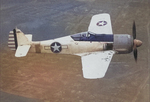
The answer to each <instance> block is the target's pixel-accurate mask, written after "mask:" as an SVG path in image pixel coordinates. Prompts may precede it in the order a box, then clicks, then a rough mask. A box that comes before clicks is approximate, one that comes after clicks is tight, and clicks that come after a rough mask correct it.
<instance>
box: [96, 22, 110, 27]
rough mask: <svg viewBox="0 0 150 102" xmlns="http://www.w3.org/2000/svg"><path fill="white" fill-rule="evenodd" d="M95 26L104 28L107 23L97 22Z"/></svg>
mask: <svg viewBox="0 0 150 102" xmlns="http://www.w3.org/2000/svg"><path fill="white" fill-rule="evenodd" d="M96 25H97V26H105V25H107V22H106V21H99V22H97V24H96Z"/></svg>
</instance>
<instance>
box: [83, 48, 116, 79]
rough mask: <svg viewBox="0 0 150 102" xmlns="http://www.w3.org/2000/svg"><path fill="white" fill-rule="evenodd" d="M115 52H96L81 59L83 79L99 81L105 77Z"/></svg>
mask: <svg viewBox="0 0 150 102" xmlns="http://www.w3.org/2000/svg"><path fill="white" fill-rule="evenodd" d="M113 54H114V51H103V52H94V53H91V54H88V55H84V56H82V57H81V60H82V70H83V77H84V78H86V79H97V78H102V77H104V76H105V73H106V71H107V69H108V66H109V64H110V61H111V59H112V56H113Z"/></svg>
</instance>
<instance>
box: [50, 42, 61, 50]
mask: <svg viewBox="0 0 150 102" xmlns="http://www.w3.org/2000/svg"><path fill="white" fill-rule="evenodd" d="M52 48H54V52H55V51H60V50H59V48H60V46H58V45H57V44H56V43H55V45H54V46H52Z"/></svg>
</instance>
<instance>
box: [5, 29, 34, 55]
mask: <svg viewBox="0 0 150 102" xmlns="http://www.w3.org/2000/svg"><path fill="white" fill-rule="evenodd" d="M31 42H32V35H31V34H28V35H24V33H23V32H22V31H21V30H20V29H17V28H16V29H14V30H13V31H10V33H9V38H8V47H9V48H10V49H11V50H14V51H16V53H15V56H16V57H23V56H26V54H27V53H28V51H29V49H30V47H31Z"/></svg>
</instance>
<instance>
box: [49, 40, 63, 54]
mask: <svg viewBox="0 0 150 102" xmlns="http://www.w3.org/2000/svg"><path fill="white" fill-rule="evenodd" d="M50 47H51V51H52V52H53V53H59V52H61V50H62V47H61V44H60V43H58V42H53V43H52V44H51V45H50Z"/></svg>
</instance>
